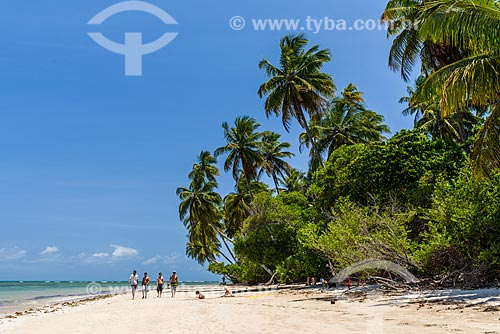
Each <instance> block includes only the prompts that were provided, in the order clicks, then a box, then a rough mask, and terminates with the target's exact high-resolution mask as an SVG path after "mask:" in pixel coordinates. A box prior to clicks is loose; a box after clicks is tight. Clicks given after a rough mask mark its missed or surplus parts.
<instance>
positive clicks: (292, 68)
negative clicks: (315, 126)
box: [258, 35, 335, 159]
mask: <svg viewBox="0 0 500 334" xmlns="http://www.w3.org/2000/svg"><path fill="white" fill-rule="evenodd" d="M307 43H308V40H307V39H306V38H304V35H298V36H286V37H284V38H283V39H281V41H280V48H281V57H280V62H279V64H280V65H279V66H274V65H272V64H271V63H270V62H269V61H268V60H267V59H263V60H262V61H260V63H259V68H260V69H263V70H264V71H265V72H266V74H267V76H268V77H269V80H268V81H267V82H265V83H264V84H262V85H261V86H260V88H259V91H258V94H259V96H260V97H261V98H262V97H264V96H267V98H266V102H265V111H266V116H267V117H269V116H270V115H271V114H275V115H276V116H279V115H281V119H282V122H283V126H284V127H285V129H286V130H287V131H289V130H290V122H291V120H292V119H296V120H297V121H298V123H299V125H300V126H301V127H302V128H304V129H305V131H306V133H307V136H308V138H309V140H310V142H311V145H312V146H313V147H314V146H315V141H314V137H313V135H312V134H311V131H310V129H309V124H308V122H309V121H308V119H307V117H306V115H309V118H313V117H315V116H317V115H319V114H321V113H322V112H323V110H324V108H325V106H326V105H327V101H328V99H329V98H331V97H332V96H333V93H334V91H335V84H334V83H333V78H332V76H331V75H329V74H326V73H323V72H321V70H322V68H323V66H324V65H325V63H327V62H329V61H330V60H331V54H330V51H329V50H327V49H322V50H320V49H319V45H315V46H313V47H311V48H310V49H306V45H307ZM315 152H316V155H318V154H319V153H318V152H317V150H316V151H315ZM320 159H321V158H320Z"/></svg>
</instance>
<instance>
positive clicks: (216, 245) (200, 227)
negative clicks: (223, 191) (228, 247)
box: [176, 179, 231, 262]
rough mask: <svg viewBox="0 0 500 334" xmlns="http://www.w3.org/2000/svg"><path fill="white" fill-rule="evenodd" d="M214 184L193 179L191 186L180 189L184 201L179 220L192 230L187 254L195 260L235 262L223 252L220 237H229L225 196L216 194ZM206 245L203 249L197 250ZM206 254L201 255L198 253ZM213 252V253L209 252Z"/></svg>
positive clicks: (178, 193) (182, 201)
mask: <svg viewBox="0 0 500 334" xmlns="http://www.w3.org/2000/svg"><path fill="white" fill-rule="evenodd" d="M216 187H217V185H216V183H214V182H204V181H201V182H199V180H196V179H195V180H193V181H192V182H191V184H190V186H189V188H186V187H179V188H177V191H176V193H177V195H178V196H179V198H180V199H181V203H180V204H179V217H180V219H181V220H182V221H183V223H184V226H186V228H187V229H188V235H189V243H188V246H190V247H188V249H187V251H188V252H187V254H188V255H189V256H192V257H193V258H195V259H197V260H199V259H202V258H203V259H205V260H207V261H211V260H212V259H214V258H216V257H217V256H218V255H222V256H224V258H226V260H228V261H229V262H231V260H230V259H229V258H228V257H227V256H226V255H224V253H222V252H221V251H220V241H219V236H221V237H222V238H224V237H226V236H225V235H224V233H223V231H222V223H221V218H222V213H221V210H220V206H221V204H222V198H221V196H220V195H219V194H218V193H217V192H215V189H216ZM195 245H204V246H203V247H194V246H195ZM197 250H198V251H199V252H202V253H199V254H197V253H196V251H197ZM208 250H210V252H208Z"/></svg>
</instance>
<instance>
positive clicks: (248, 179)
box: [243, 168, 253, 199]
mask: <svg viewBox="0 0 500 334" xmlns="http://www.w3.org/2000/svg"><path fill="white" fill-rule="evenodd" d="M243 174H245V182H246V184H247V189H248V193H249V194H250V198H252V199H253V193H252V187H251V185H250V176H249V175H250V174H249V173H247V171H246V170H245V168H243Z"/></svg>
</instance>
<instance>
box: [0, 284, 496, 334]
mask: <svg viewBox="0 0 500 334" xmlns="http://www.w3.org/2000/svg"><path fill="white" fill-rule="evenodd" d="M232 288H233V291H234V292H236V293H235V297H234V298H222V297H221V296H222V294H223V290H222V287H221V286H218V285H213V284H212V285H211V286H207V285H202V286H200V285H198V286H196V285H193V286H184V287H182V288H181V289H179V295H178V297H177V298H175V299H173V298H170V296H169V295H168V294H166V295H165V296H164V297H163V298H157V297H156V294H153V293H151V294H150V297H148V299H147V300H142V299H136V300H131V298H130V295H128V294H126V295H117V296H113V297H110V298H105V297H103V296H100V297H96V298H95V299H93V300H87V301H82V302H72V303H68V302H66V303H62V304H57V305H51V306H45V307H43V308H39V309H38V310H34V311H29V312H19V313H18V314H17V315H12V316H10V317H9V318H3V319H0V333H5V334H10V333H22V334H31V333H33V334H34V333H36V334H45V333H47V334H49V333H50V334H53V333H62V332H64V333H107V334H114V333H136V332H140V333H163V332H165V331H172V332H174V333H198V334H199V333H223V332H224V333H306V332H307V333H340V334H347V333H372V334H375V333H376V334H379V333H380V334H381V333H384V334H388V333H398V334H400V333H402V332H404V333H405V334H412V333H419V334H420V333H446V332H462V333H468V334H469V333H471V334H476V333H477V334H479V333H481V334H484V333H497V332H498V328H499V327H500V297H499V295H500V290H498V289H483V290H474V291H462V290H437V291H408V292H405V293H388V292H384V291H382V290H380V289H371V288H370V287H368V288H354V289H352V290H351V291H347V290H345V289H334V290H324V289H321V288H319V287H304V286H294V287H280V288H278V287H277V286H261V287H232ZM194 289H203V291H204V294H205V296H206V299H205V300H197V299H195V294H194Z"/></svg>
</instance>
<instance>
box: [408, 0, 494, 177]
mask: <svg viewBox="0 0 500 334" xmlns="http://www.w3.org/2000/svg"><path fill="white" fill-rule="evenodd" d="M424 11H425V16H426V18H427V19H426V21H425V22H424V23H423V24H422V27H421V29H420V34H421V35H422V36H426V37H427V38H429V39H432V40H434V41H436V42H441V43H446V44H450V45H453V46H455V47H458V48H461V49H466V50H469V52H468V54H467V56H466V57H464V58H463V59H460V60H458V61H455V62H453V63H450V64H449V65H447V66H444V67H442V68H440V69H439V70H437V71H435V72H433V73H432V74H431V75H429V76H428V77H427V78H426V80H425V81H424V83H423V84H422V86H421V87H420V88H419V89H418V90H417V92H416V94H415V95H414V98H413V99H412V100H413V101H415V103H416V102H417V101H422V100H425V99H430V98H431V97H432V96H437V97H438V100H439V104H440V108H441V111H442V113H443V116H445V117H446V116H448V115H450V114H453V113H454V112H456V111H457V110H463V109H467V108H474V109H476V110H478V109H479V110H489V111H490V114H489V116H488V118H487V119H486V121H485V123H484V125H483V127H482V128H481V129H480V131H479V132H478V133H477V135H476V138H475V144H474V148H473V153H472V163H473V167H474V170H475V173H476V175H478V176H489V175H491V173H492V171H493V170H494V169H497V168H499V167H500V142H499V141H498V130H497V129H498V128H500V107H499V104H500V75H499V73H500V47H499V45H498V41H499V40H500V31H499V29H498V27H499V26H500V4H499V3H498V1H496V0H435V1H432V2H430V3H428V4H426V5H425V6H424Z"/></svg>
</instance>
